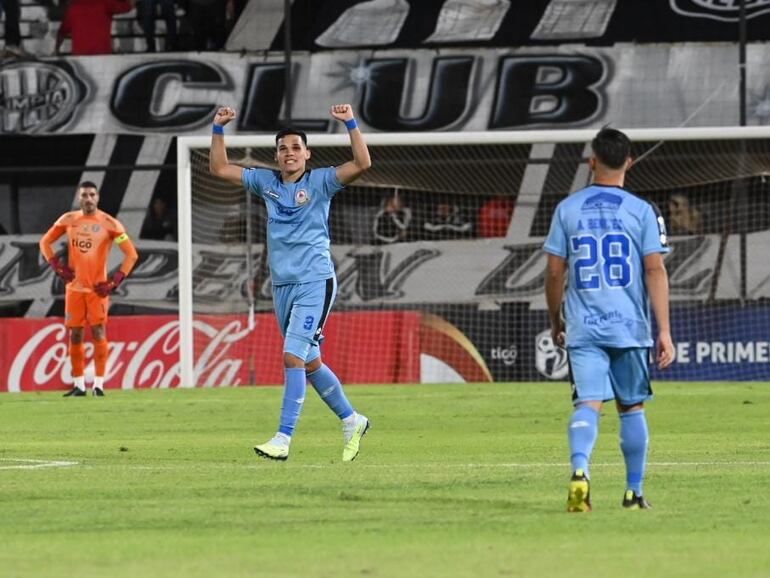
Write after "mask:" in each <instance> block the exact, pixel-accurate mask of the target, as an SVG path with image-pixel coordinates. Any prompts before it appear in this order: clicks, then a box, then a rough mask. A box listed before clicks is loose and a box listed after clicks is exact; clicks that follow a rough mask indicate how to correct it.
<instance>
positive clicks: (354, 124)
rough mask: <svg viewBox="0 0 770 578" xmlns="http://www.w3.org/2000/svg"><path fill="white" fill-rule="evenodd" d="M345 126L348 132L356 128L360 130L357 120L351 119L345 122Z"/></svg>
mask: <svg viewBox="0 0 770 578" xmlns="http://www.w3.org/2000/svg"><path fill="white" fill-rule="evenodd" d="M345 126H346V127H348V130H353V129H354V128H358V123H357V122H356V119H354V118H351V119H350V120H346V121H345Z"/></svg>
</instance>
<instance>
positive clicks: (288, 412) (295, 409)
mask: <svg viewBox="0 0 770 578" xmlns="http://www.w3.org/2000/svg"><path fill="white" fill-rule="evenodd" d="M283 374H284V382H285V385H284V388H283V404H282V405H281V424H280V427H279V428H278V431H279V432H281V433H282V434H286V435H287V436H291V435H292V434H293V433H294V427H295V426H296V425H297V420H298V419H299V414H300V413H301V412H302V404H303V403H305V390H306V388H307V385H306V381H305V368H304V367H286V368H284V370H283Z"/></svg>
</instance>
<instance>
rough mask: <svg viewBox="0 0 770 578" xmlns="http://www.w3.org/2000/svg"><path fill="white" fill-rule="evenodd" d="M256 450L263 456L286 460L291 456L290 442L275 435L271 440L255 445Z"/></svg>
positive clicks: (270, 458)
mask: <svg viewBox="0 0 770 578" xmlns="http://www.w3.org/2000/svg"><path fill="white" fill-rule="evenodd" d="M254 451H255V452H256V454H257V455H258V456H260V457H262V458H265V459H268V460H278V461H281V462H285V461H286V460H287V459H288V457H289V444H287V443H286V441H285V440H283V439H281V438H279V437H278V436H275V437H274V438H273V439H271V440H270V441H267V442H265V443H263V444H260V445H258V446H254Z"/></svg>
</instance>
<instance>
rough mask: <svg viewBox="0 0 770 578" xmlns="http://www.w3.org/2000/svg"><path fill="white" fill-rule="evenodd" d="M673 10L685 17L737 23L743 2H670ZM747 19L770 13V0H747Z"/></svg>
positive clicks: (703, 0)
mask: <svg viewBox="0 0 770 578" xmlns="http://www.w3.org/2000/svg"><path fill="white" fill-rule="evenodd" d="M670 2H671V9H672V10H673V11H674V12H676V13H677V14H681V15H683V16H692V17H693V18H710V19H712V20H721V21H722V22H737V21H738V19H739V18H740V8H741V0H670ZM745 2H746V18H754V17H756V16H761V15H762V14H766V13H768V12H770V0H745Z"/></svg>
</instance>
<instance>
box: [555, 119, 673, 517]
mask: <svg viewBox="0 0 770 578" xmlns="http://www.w3.org/2000/svg"><path fill="white" fill-rule="evenodd" d="M591 146H592V149H593V154H592V156H591V158H590V159H589V161H588V163H589V166H590V167H591V171H592V172H593V176H594V183H593V184H592V185H591V186H589V187H587V188H585V189H583V190H580V191H577V192H576V193H574V194H572V195H570V196H569V197H567V198H566V199H564V200H563V201H562V202H561V203H559V205H558V206H557V207H556V210H555V211H554V214H553V219H552V221H551V230H550V232H549V233H548V238H547V239H546V241H545V245H544V249H545V251H546V253H548V265H547V269H546V280H545V295H546V301H547V303H548V313H549V317H550V323H551V334H552V336H553V339H554V342H555V343H557V344H558V345H560V346H562V347H564V346H566V348H567V353H568V356H569V364H570V370H571V372H570V373H571V379H572V388H573V393H572V400H573V404H574V411H573V413H572V418H571V419H570V422H569V428H568V437H569V446H570V461H571V465H572V479H571V481H570V486H569V496H568V499H567V511H568V512H587V511H590V510H591V499H590V491H589V483H590V481H589V478H590V476H589V469H588V463H589V460H590V457H591V452H592V450H593V447H594V443H595V442H596V438H597V435H598V428H599V414H600V411H601V408H602V403H603V402H605V401H609V400H611V399H614V400H615V405H616V406H617V409H618V413H619V416H620V448H621V450H622V452H623V456H624V458H625V462H626V482H627V487H626V492H625V495H624V497H623V506H624V507H625V508H629V509H640V508H649V507H650V504H649V503H648V502H647V500H645V499H644V497H643V495H642V481H643V478H644V472H645V467H646V463H647V443H648V433H647V421H646V419H645V416H644V402H645V401H646V400H647V399H650V397H651V396H652V389H651V388H650V376H649V348H650V347H651V346H652V345H653V340H652V330H651V325H650V303H651V304H652V310H653V312H654V314H655V319H656V321H657V324H658V339H657V347H656V359H657V363H658V367H660V368H661V369H663V368H665V367H668V366H669V365H670V364H671V362H672V361H673V359H674V345H673V343H672V340H671V331H670V327H669V312H668V276H667V274H666V269H665V266H664V264H663V256H662V254H663V253H668V251H669V248H668V246H667V244H666V243H667V242H666V228H665V224H664V222H663V218H662V217H661V216H660V213H659V212H658V210H657V208H656V207H655V206H654V205H653V204H651V203H649V202H647V201H645V200H643V199H640V198H639V197H636V196H634V195H633V194H631V193H629V192H628V191H626V190H624V189H623V188H622V187H623V183H624V180H625V174H626V171H627V170H628V169H629V168H630V166H631V162H632V161H631V142H630V141H629V140H628V137H627V136H626V135H625V134H623V133H622V132H620V131H617V130H614V129H610V128H604V129H602V130H601V131H599V133H598V134H597V135H596V137H595V138H594V139H593V141H592V142H591ZM567 271H569V274H568V273H567ZM566 277H569V283H568V287H567V290H566V302H565V306H564V320H565V324H566V325H563V324H562V319H561V315H560V312H561V306H562V297H563V296H564V282H565V278H566ZM565 330H566V335H565Z"/></svg>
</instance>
